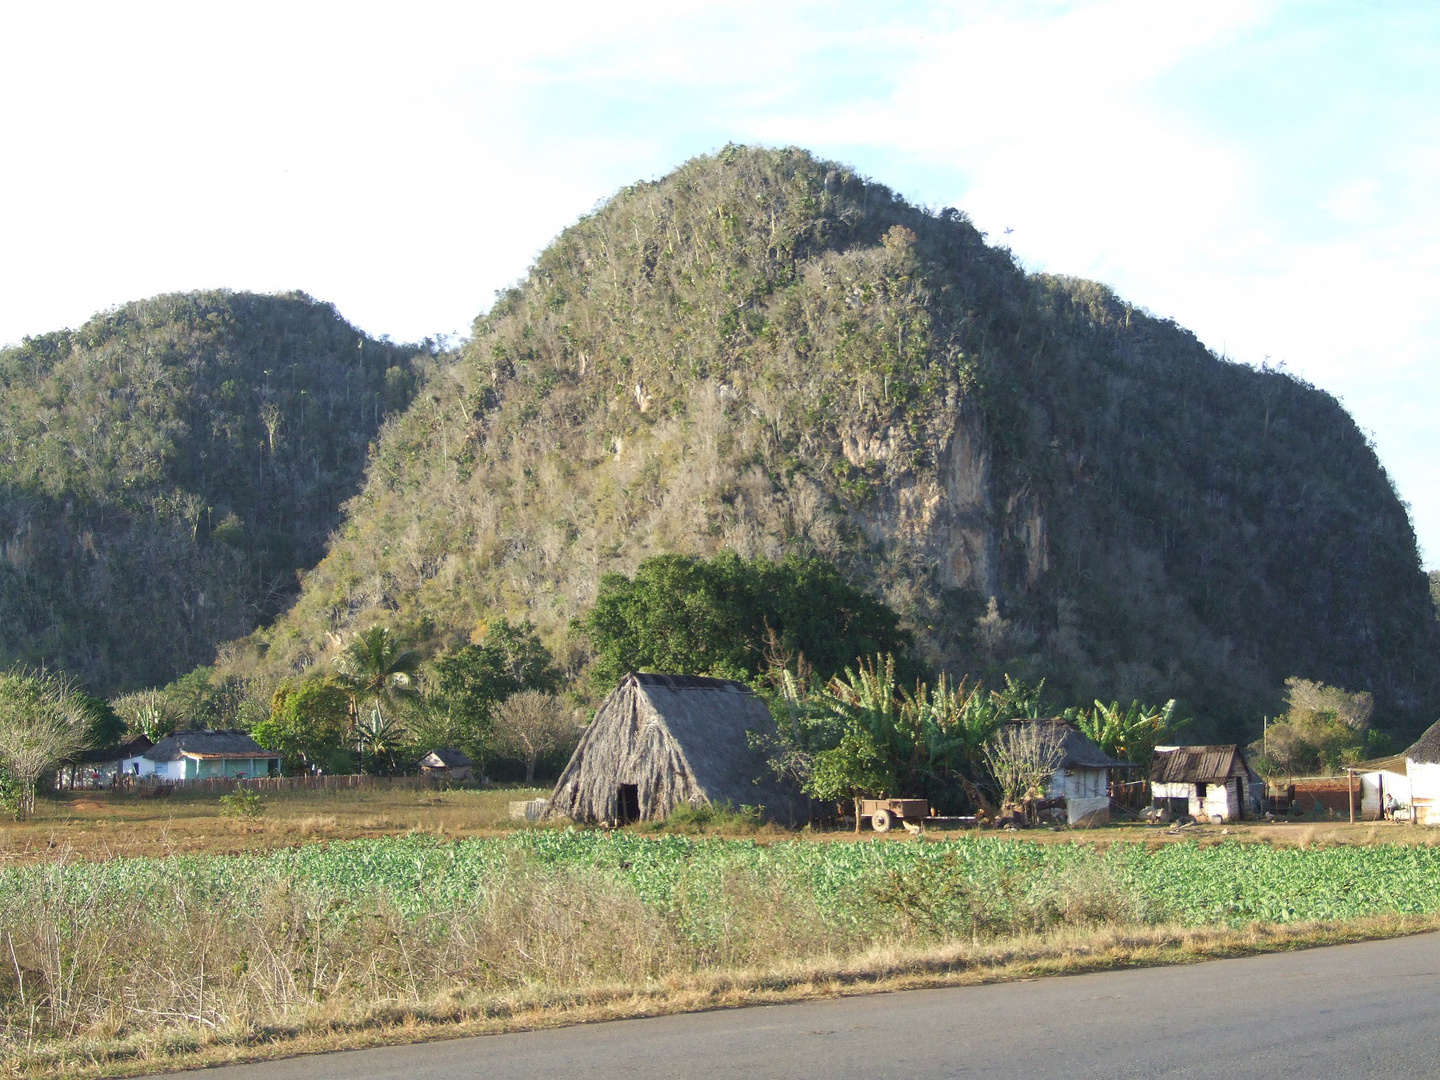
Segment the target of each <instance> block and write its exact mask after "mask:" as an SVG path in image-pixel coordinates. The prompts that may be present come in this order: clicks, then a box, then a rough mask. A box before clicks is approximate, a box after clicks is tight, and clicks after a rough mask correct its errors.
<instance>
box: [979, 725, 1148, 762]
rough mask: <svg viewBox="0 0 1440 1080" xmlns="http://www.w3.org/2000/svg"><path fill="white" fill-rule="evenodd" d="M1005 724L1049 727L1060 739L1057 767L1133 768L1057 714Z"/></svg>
mask: <svg viewBox="0 0 1440 1080" xmlns="http://www.w3.org/2000/svg"><path fill="white" fill-rule="evenodd" d="M1007 726H1015V727H1030V726H1034V727H1038V728H1041V729H1044V728H1047V727H1048V728H1050V729H1052V730H1053V731H1054V733H1055V736H1056V738H1058V739H1059V740H1060V755H1061V757H1060V764H1059V765H1057V766H1056V768H1059V769H1133V768H1134V767H1135V766H1133V765H1131V764H1130V763H1129V762H1128V761H1117V760H1116V759H1115V758H1112V757H1111V756H1110V755H1109V754H1107V753H1105V751H1104V750H1101V749H1100V747H1098V746H1096V745H1095V743H1094V741H1093V740H1092V739H1090V737H1089V736H1087V735H1086V734H1085V733H1084V732H1082V731H1081V730H1080V729H1079V728H1077V727H1076V726H1075V725H1074V724H1072V723H1070V721H1068V720H1065V719H1062V718H1061V717H1058V716H1053V717H1050V718H1049V719H1048V720H1011V721H1010V722H1009V724H1008V725H1007Z"/></svg>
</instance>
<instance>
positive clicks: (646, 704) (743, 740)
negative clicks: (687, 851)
mask: <svg viewBox="0 0 1440 1080" xmlns="http://www.w3.org/2000/svg"><path fill="white" fill-rule="evenodd" d="M773 730H774V721H773V720H771V718H770V710H769V709H768V708H767V707H766V705H765V702H764V701H762V700H761V699H760V698H758V697H756V696H755V694H754V692H753V691H752V690H751V689H750V688H749V687H748V686H746V685H745V684H744V683H738V682H732V681H730V680H728V679H711V678H706V677H703V676H699V675H660V674H636V673H633V672H632V673H631V674H629V675H626V676H625V678H623V679H622V680H620V685H619V686H617V687H616V688H615V689H614V690H612V691H611V692H610V694H609V696H607V697H606V698H605V700H604V701H603V702H602V703H601V705H600V708H599V710H598V711H597V712H596V714H595V719H594V720H593V721H591V723H590V725H589V727H587V728H586V729H585V732H584V734H583V735H581V737H580V743H579V745H578V746H576V748H575V752H574V754H572V755H571V757H570V763H569V764H568V765H566V766H565V771H564V772H562V773H561V774H560V779H559V780H558V781H557V782H556V784H555V792H554V794H553V795H552V796H551V797H550V808H549V813H550V814H556V815H563V816H565V817H569V818H571V819H573V820H575V821H587V822H608V823H611V824H625V823H627V822H631V821H650V820H658V819H661V818H664V817H666V816H668V815H669V813H670V812H671V811H672V810H674V809H675V807H677V806H679V805H680V804H681V803H689V804H691V805H693V806H697V807H698V806H702V805H706V804H709V805H717V804H729V805H730V806H733V807H735V808H736V809H738V808H740V807H742V806H755V807H759V808H760V812H761V815H762V816H763V817H764V818H765V819H767V820H771V821H779V822H783V823H785V824H798V823H801V822H803V821H804V820H806V819H807V817H808V805H809V804H808V802H807V801H806V800H804V799H803V798H802V797H801V796H800V794H799V793H798V792H797V791H795V790H793V789H792V788H790V787H788V786H787V785H784V784H781V783H780V782H779V781H777V780H776V779H775V776H774V774H773V773H772V772H771V770H770V768H769V766H768V765H767V764H766V762H765V758H764V755H763V754H761V753H760V752H759V751H757V750H755V749H754V748H753V747H752V746H751V743H750V733H751V732H755V733H769V732H773Z"/></svg>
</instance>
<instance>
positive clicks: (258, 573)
mask: <svg viewBox="0 0 1440 1080" xmlns="http://www.w3.org/2000/svg"><path fill="white" fill-rule="evenodd" d="M417 352H418V350H416V349H414V348H408V349H407V348H400V347H396V346H393V345H390V344H388V343H385V342H379V341H374V340H371V339H369V338H367V337H366V336H365V335H364V334H362V333H360V332H359V331H357V330H356V329H355V328H354V327H352V326H350V325H348V324H347V323H346V322H345V321H344V320H343V319H341V318H340V316H339V315H338V314H336V312H335V309H334V308H333V307H331V306H330V305H329V304H320V303H316V302H315V301H314V300H312V299H310V298H309V297H306V296H302V295H299V294H295V295H290V296H256V295H253V294H245V293H228V292H211V293H191V294H185V295H171V296H158V297H154V298H152V299H150V300H145V301H139V302H136V303H133V304H127V305H125V306H124V307H121V308H119V309H117V310H115V311H111V312H106V313H104V314H101V315H97V316H96V317H95V318H93V319H91V320H90V321H89V322H88V323H86V324H85V325H84V326H82V327H80V328H79V329H76V330H65V331H60V332H57V333H54V334H46V335H44V336H42V337H38V338H32V339H29V340H27V341H25V342H24V343H22V344H21V345H18V346H15V347H13V348H8V349H4V350H0V665H8V664H15V663H20V664H28V665H34V666H39V665H42V664H43V665H45V666H48V667H51V668H59V669H61V670H63V671H66V672H68V673H69V674H70V675H72V676H73V677H75V678H77V679H79V680H80V681H81V682H82V683H83V685H85V686H86V687H87V688H89V689H90V690H92V691H93V692H97V693H104V694H110V693H114V692H116V691H118V690H121V689H125V688H133V687H137V686H144V685H147V684H148V685H153V684H155V683H163V682H167V681H169V680H170V679H173V678H175V677H176V676H177V675H181V674H183V673H185V672H186V671H189V670H190V669H191V668H193V667H195V665H197V664H203V663H208V662H209V661H211V660H212V659H213V658H214V655H215V649H216V646H218V645H220V644H221V643H223V642H226V641H228V640H230V639H232V638H234V637H236V636H238V635H242V634H246V633H248V632H249V631H250V630H252V629H254V627H255V626H257V625H259V624H260V623H261V622H263V621H265V620H267V619H269V618H271V617H273V616H274V615H275V614H276V613H277V612H279V611H281V610H283V609H284V608H285V607H287V606H288V605H289V603H290V601H291V600H292V599H293V597H294V594H295V589H296V579H295V574H296V571H297V570H301V569H308V568H309V567H311V566H313V565H314V564H315V563H316V562H317V561H318V560H319V559H320V557H321V555H322V554H323V553H324V545H325V541H326V539H327V537H328V535H329V533H330V531H331V530H332V529H333V528H334V527H335V526H336V525H337V524H338V523H339V520H340V504H341V503H342V502H343V501H344V500H346V499H347V498H349V497H350V496H352V495H353V494H354V493H355V492H356V490H357V489H358V488H359V486H360V482H361V479H362V476H363V473H364V467H365V459H366V451H367V446H368V443H369V441H370V439H372V438H373V437H374V436H375V434H376V433H377V432H378V430H379V427H380V422H381V420H382V419H383V417H384V415H385V412H386V411H387V410H394V409H398V408H401V407H403V406H404V405H405V404H406V403H407V402H408V401H409V393H410V388H411V386H412V385H413V383H414V381H415V377H414V373H413V372H412V370H411V366H412V359H413V358H414V356H415V355H416V354H417Z"/></svg>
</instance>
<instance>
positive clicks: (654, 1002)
mask: <svg viewBox="0 0 1440 1080" xmlns="http://www.w3.org/2000/svg"><path fill="white" fill-rule="evenodd" d="M594 910H595V909H593V908H586V909H582V910H577V911H575V912H574V913H573V914H574V915H577V916H581V917H582V919H583V916H584V915H585V914H587V913H588V914H593V912H594ZM270 914H271V917H274V914H275V912H273V911H272V912H271V913H270ZM618 914H619V915H621V916H626V915H634V914H636V912H634V911H633V910H628V909H627V910H622V911H621V912H619V913H618ZM1437 929H1440V916H1433V915H1432V916H1423V917H1422V916H1409V917H1402V916H1387V917H1382V918H1373V919H1364V920H1355V921H1351V922H1346V923H1297V924H1290V925H1283V926H1281V925H1269V924H1256V925H1252V926H1249V927H1244V928H1239V929H1235V928H1228V927H1209V928H1198V929H1197V928H1193V927H1178V926H1168V925H1161V926H1133V927H1132V926H1105V925H1101V926H1095V925H1089V926H1060V927H1052V928H1050V929H1049V930H1047V931H1044V932H1042V933H1034V934H1023V935H1017V936H1011V937H1004V938H998V939H994V940H989V941H967V942H955V941H951V942H945V943H943V944H932V945H929V946H916V945H906V944H895V943H877V944H875V945H872V946H871V947H869V948H867V949H864V950H861V951H858V952H856V953H853V954H850V955H822V956H819V957H812V958H793V957H781V958H777V959H774V960H771V961H769V962H766V963H763V964H752V965H747V966H744V967H739V968H735V969H730V970H713V969H712V970H701V971H692V972H670V973H667V974H661V973H655V972H647V971H646V970H645V969H646V967H647V966H648V965H647V959H649V958H653V953H647V952H646V951H645V950H644V949H642V950H640V952H639V954H638V955H635V956H632V957H630V958H628V959H623V960H622V961H621V963H622V964H624V965H626V966H628V967H630V968H632V969H633V970H632V971H630V972H629V977H628V978H627V977H624V974H623V973H621V972H618V971H606V972H602V973H599V975H598V976H597V975H596V974H595V973H592V972H582V973H580V977H579V979H578V981H575V982H570V983H564V982H560V983H557V982H554V981H550V980H545V981H541V982H533V981H527V982H523V983H520V984H517V985H515V986H513V987H509V988H505V989H499V990H496V989H493V988H480V989H476V988H470V987H466V986H463V985H461V984H458V983H456V984H452V985H450V986H447V987H443V988H439V989H434V990H431V991H430V992H428V993H426V994H424V995H421V996H418V997H415V998H413V999H407V997H406V996H405V995H403V994H401V995H397V996H393V997H388V998H377V999H376V1000H374V1001H372V1002H369V1003H368V1004H364V1005H360V1004H359V1003H358V1002H356V1001H354V1000H353V999H351V998H345V999H341V1000H332V1001H330V1002H323V1001H322V1002H320V1003H319V1004H316V1005H313V1006H311V1007H310V1008H309V1009H308V1010H304V1011H298V1010H297V1011H296V1012H295V1013H294V1014H293V1015H291V1016H290V1017H288V1018H287V1019H284V1020H279V1021H272V1022H271V1023H268V1024H261V1025H256V1024H249V1025H247V1024H240V1023H234V1022H231V1023H227V1024H224V1025H219V1024H211V1025H208V1026H207V1025H198V1024H197V1025H191V1026H189V1027H178V1026H171V1027H169V1028H168V1029H165V1030H160V1031H158V1032H157V1031H148V1032H137V1031H135V1030H133V1029H127V1028H126V1027H125V1026H124V1025H119V1024H115V1023H114V1022H111V1023H109V1024H105V1023H102V1024H99V1025H95V1026H92V1027H91V1028H89V1029H88V1030H86V1031H84V1032H76V1033H75V1034H74V1035H71V1036H70V1037H67V1038H63V1039H59V1040H51V1041H47V1042H33V1043H28V1044H25V1045H20V1044H18V1043H16V1044H12V1045H11V1046H10V1047H9V1048H8V1052H7V1053H6V1054H5V1055H4V1057H3V1058H0V1074H3V1075H6V1076H15V1077H20V1076H26V1077H36V1076H67V1077H77V1078H79V1077H120V1076H136V1075H144V1074H149V1073H154V1072H157V1071H168V1070H175V1069H184V1068H197V1067H201V1066H215V1065H222V1064H234V1063H241V1062H253V1061H262V1060H269V1059H274V1058H280V1057H290V1056H294V1055H298V1054H307V1053H317V1052H322V1051H335V1050H344V1049H359V1048H363V1047H371V1046H381V1045H395V1044H400V1043H408V1042H419V1041H425V1040H429V1039H448V1038H457V1037H461V1036H466V1035H481V1034H498V1033H503V1032H515V1031H526V1030H536V1029H543V1028H553V1027H561V1026H566V1025H571V1024H578V1023H594V1022H598V1021H603V1020H616V1019H627V1018H638V1017H647V1016H659V1015H665V1014H672V1013H680V1012H694V1011H699V1010H705V1009H716V1008H736V1007H742V1006H748V1005H762V1004H780V1003H787V1002H798V1001H807V1000H815V999H821V998H833V997H841V996H850V995H856V994H868V993H882V992H894V991H899V990H913V989H922V988H937V987H950V986H971V985H980V984H985V983H994V982H1002V981H1014V980H1019V979H1030V978H1036V977H1045V976H1058V975H1073V974H1081V973H1086V972H1096V971H1107V970H1118V969H1122V968H1133V967H1144V966H1156V965H1162V964H1183V963H1196V962H1200V961H1204V960H1214V959H1224V958H1233V957H1240V956H1250V955H1256V954H1260V953H1266V952H1277V951H1285V950H1292V949H1302V948H1311V947H1316V946H1322V945H1335V944H1343V943H1348V942H1356V941H1364V940H1374V939H1378V938H1387V937H1397V936H1402V935H1406V934H1414V933H1423V932H1427V931H1434V930H1437ZM612 934H613V924H612V925H611V926H609V927H607V928H605V929H603V930H602V933H601V935H600V936H601V942H600V944H601V945H602V946H604V945H612V946H613V945H615V944H617V942H616V941H615V939H614V938H613V936H612ZM385 938H386V935H384V934H380V935H378V936H377V938H375V939H373V940H370V941H367V942H365V944H368V945H371V946H374V945H376V944H384V945H389V946H390V947H389V948H388V949H386V955H387V957H388V958H389V961H390V962H391V963H392V964H393V962H394V959H395V957H396V956H397V955H399V954H397V953H396V952H395V951H394V944H393V942H389V941H386V940H385ZM519 944H522V943H517V945H519ZM627 944H633V942H629V941H628V940H627ZM549 959H550V960H551V961H559V962H560V963H561V964H562V965H563V964H565V963H567V962H573V960H574V959H576V958H575V957H573V956H571V957H566V956H554V957H550V958H549ZM393 974H394V975H400V971H399V969H396V970H395V971H394V972H393ZM401 977H402V978H403V976H401ZM300 997H303V994H302V995H300Z"/></svg>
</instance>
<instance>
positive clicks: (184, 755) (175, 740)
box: [120, 731, 280, 782]
mask: <svg viewBox="0 0 1440 1080" xmlns="http://www.w3.org/2000/svg"><path fill="white" fill-rule="evenodd" d="M120 766H121V769H122V771H124V772H126V773H127V774H129V775H131V776H137V777H139V778H141V779H145V778H146V777H149V778H151V779H155V780H163V781H169V782H178V781H184V780H206V779H210V778H212V777H237V778H248V777H255V776H270V775H272V774H278V773H279V772H280V755H278V754H275V753H272V752H271V751H269V750H266V749H265V748H264V747H262V746H261V745H260V744H259V743H257V742H256V741H255V740H254V739H252V738H251V737H250V736H249V735H247V734H246V733H245V732H243V731H177V732H175V733H174V734H172V735H167V736H165V738H163V739H161V740H160V741H159V742H158V743H156V744H155V745H154V746H152V747H151V748H150V749H149V750H146V751H145V752H144V753H143V754H140V755H139V756H138V757H131V758H127V759H125V760H123V761H121V763H120Z"/></svg>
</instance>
